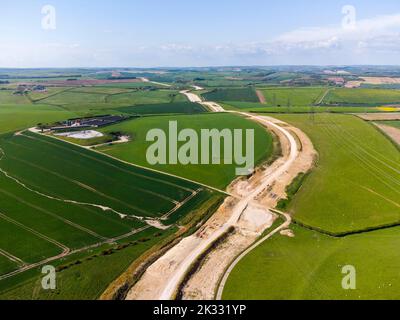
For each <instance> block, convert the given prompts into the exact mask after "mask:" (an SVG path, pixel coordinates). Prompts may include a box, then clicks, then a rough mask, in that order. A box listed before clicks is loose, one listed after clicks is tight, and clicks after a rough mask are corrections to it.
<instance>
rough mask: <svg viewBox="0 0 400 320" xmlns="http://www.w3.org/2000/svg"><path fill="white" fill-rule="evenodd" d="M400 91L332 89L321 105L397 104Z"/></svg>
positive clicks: (399, 100) (399, 101)
mask: <svg viewBox="0 0 400 320" xmlns="http://www.w3.org/2000/svg"><path fill="white" fill-rule="evenodd" d="M399 103H400V91H399V90H389V89H364V88H360V89H334V90H331V91H330V92H329V94H328V95H327V96H326V97H325V99H324V101H323V104H339V105H340V104H349V105H372V106H379V105H384V104H399Z"/></svg>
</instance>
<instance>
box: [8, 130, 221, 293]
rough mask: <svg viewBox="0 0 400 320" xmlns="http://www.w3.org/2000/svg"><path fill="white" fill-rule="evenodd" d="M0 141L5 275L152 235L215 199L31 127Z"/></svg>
mask: <svg viewBox="0 0 400 320" xmlns="http://www.w3.org/2000/svg"><path fill="white" fill-rule="evenodd" d="M0 148H1V149H0V154H1V156H0V157H1V160H0V203H1V210H0V211H1V212H0V229H1V231H2V232H1V241H0V243H1V247H0V256H1V260H0V262H1V264H0V268H1V269H0V279H2V280H7V279H8V278H12V277H13V276H15V275H17V276H18V275H19V274H21V273H23V272H26V271H29V270H30V269H35V268H36V267H37V266H40V265H42V264H43V263H46V262H50V261H55V262H57V261H59V260H62V259H66V258H67V257H68V256H70V255H73V254H75V255H76V254H78V253H85V252H87V251H89V250H93V249H95V248H98V247H101V246H103V250H104V245H112V244H113V243H117V242H120V241H123V240H124V239H125V240H128V241H131V239H134V238H135V237H136V238H138V237H137V236H139V237H140V235H142V236H143V235H145V234H149V231H150V232H152V233H151V234H154V233H156V230H157V228H162V229H164V227H163V226H171V224H174V223H175V222H177V221H178V220H180V219H181V218H183V217H184V216H185V215H186V214H187V213H188V212H190V211H192V210H193V209H194V208H196V207H199V206H201V205H202V204H204V203H207V201H209V200H210V198H213V197H214V200H215V195H214V193H215V192H213V191H210V190H207V189H206V188H204V187H200V186H198V185H196V184H194V183H191V182H188V181H185V180H181V179H179V178H174V177H172V176H166V175H162V174H159V173H157V172H151V171H148V170H145V169H141V168H138V167H133V166H132V165H129V164H124V163H122V162H120V161H117V160H114V159H111V158H109V157H106V156H103V155H100V154H98V153H95V152H93V151H88V150H85V149H83V148H80V147H77V146H73V145H71V144H68V143H64V142H61V141H58V140H55V139H53V138H50V137H45V136H42V135H39V134H36V133H32V132H29V131H24V132H20V133H18V134H5V135H2V136H1V139H0ZM159 232H162V233H164V231H163V230H160V231H159ZM35 270H36V269H35ZM5 283H6V282H3V283H2V284H5ZM1 287H2V286H1V285H0V290H1Z"/></svg>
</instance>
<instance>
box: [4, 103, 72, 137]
mask: <svg viewBox="0 0 400 320" xmlns="http://www.w3.org/2000/svg"><path fill="white" fill-rule="evenodd" d="M76 116H77V115H76V113H73V112H70V111H67V110H64V109H61V108H57V107H54V106H46V105H39V104H35V105H17V104H14V105H0V134H3V133H7V132H11V131H17V130H22V129H26V128H30V127H33V126H36V125H37V124H38V123H53V122H55V121H61V120H65V119H69V118H74V117H76Z"/></svg>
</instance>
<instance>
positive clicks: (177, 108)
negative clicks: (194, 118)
mask: <svg viewBox="0 0 400 320" xmlns="http://www.w3.org/2000/svg"><path fill="white" fill-rule="evenodd" d="M116 110H118V111H121V112H123V113H127V114H132V115H136V114H140V115H157V114H166V113H176V114H182V113H183V114H194V113H203V112H206V110H205V108H204V107H203V106H202V105H201V104H198V103H191V102H178V103H162V104H148V105H141V106H140V105H139V106H133V107H122V108H118V109H116Z"/></svg>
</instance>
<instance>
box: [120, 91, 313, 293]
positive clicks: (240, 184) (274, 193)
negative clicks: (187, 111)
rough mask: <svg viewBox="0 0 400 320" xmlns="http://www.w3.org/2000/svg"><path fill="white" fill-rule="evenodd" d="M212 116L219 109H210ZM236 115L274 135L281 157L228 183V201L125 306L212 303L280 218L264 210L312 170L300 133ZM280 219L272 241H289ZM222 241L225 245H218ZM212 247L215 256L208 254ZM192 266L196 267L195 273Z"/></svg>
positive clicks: (149, 273)
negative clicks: (281, 237) (178, 300)
mask: <svg viewBox="0 0 400 320" xmlns="http://www.w3.org/2000/svg"><path fill="white" fill-rule="evenodd" d="M191 95H193V97H191V98H193V99H196V98H195V97H194V94H191ZM213 110H215V111H216V112H217V111H220V112H222V110H223V109H222V107H221V106H219V105H216V104H215V103H213ZM237 113H238V114H239V115H241V116H243V117H247V118H249V119H251V120H253V121H256V122H259V123H260V124H262V125H263V126H265V127H266V128H268V129H269V130H271V131H272V132H274V134H275V135H276V136H277V137H278V138H279V141H280V144H281V148H282V156H281V157H280V158H278V159H277V160H276V161H275V162H274V163H273V164H272V165H270V166H264V167H261V168H258V170H257V171H256V173H255V174H254V175H253V176H252V177H251V178H250V179H247V180H246V179H238V180H237V181H235V182H234V183H232V185H231V186H230V188H229V193H230V194H232V196H230V197H228V198H227V199H226V200H225V202H224V204H223V205H222V206H221V207H220V208H219V209H218V210H217V212H216V213H215V214H214V215H213V216H212V217H211V219H210V220H209V221H208V222H207V223H206V224H205V225H204V226H203V227H202V228H201V229H200V230H199V231H198V232H197V233H195V234H194V235H192V236H189V237H187V238H185V239H183V240H182V241H181V242H179V243H178V244H177V245H176V246H174V247H173V248H171V249H170V250H169V251H168V252H166V253H165V254H164V255H163V256H162V257H161V258H159V259H158V260H157V261H155V262H154V263H153V264H152V265H151V266H150V267H148V268H147V270H146V272H145V273H144V275H143V276H142V278H141V279H140V280H139V281H138V283H136V285H135V286H134V287H133V288H132V289H131V290H130V292H129V293H128V296H127V299H128V300H170V299H174V298H175V297H176V295H177V293H178V289H180V290H179V295H180V296H181V297H182V298H183V299H196V300H201V299H214V298H215V295H216V292H217V288H218V286H219V283H220V280H221V279H222V277H223V276H224V274H225V270H226V269H227V268H228V267H229V266H230V265H231V263H232V262H233V261H234V260H235V258H236V257H237V256H238V255H239V254H241V253H242V252H243V251H245V250H246V249H247V248H249V247H250V246H251V245H252V244H253V243H254V242H255V241H256V240H257V239H259V237H260V236H261V234H262V233H263V232H264V231H265V230H267V229H269V228H270V227H271V226H272V224H273V223H274V221H275V220H276V218H277V217H278V215H279V213H278V214H277V213H273V212H271V211H270V210H269V209H268V208H273V207H275V206H276V204H277V202H278V201H279V199H280V198H284V197H285V196H286V194H285V188H286V186H287V185H289V184H290V183H291V181H292V180H293V179H294V178H295V177H296V176H297V175H298V174H299V173H301V172H306V171H308V170H309V169H310V168H311V167H312V165H313V163H314V159H315V156H316V153H315V150H314V148H313V146H312V143H311V141H310V140H309V139H308V138H307V136H306V135H305V134H304V133H302V132H301V131H300V130H298V129H296V128H293V127H291V126H289V125H288V124H286V123H283V122H281V121H279V120H276V119H273V118H269V117H264V116H256V115H251V114H247V113H241V112H237ZM282 217H283V218H284V220H285V222H284V223H283V224H282V225H281V226H280V227H279V228H278V229H275V230H274V231H271V235H272V234H273V233H277V232H278V231H283V232H282V234H285V235H291V232H290V230H288V227H289V225H290V216H289V215H285V214H282ZM222 237H223V238H224V241H218V240H220V239H221V238H222ZM211 247H212V249H213V250H208V249H210V248H211ZM204 253H207V254H206V256H205V257H204ZM200 258H201V259H202V260H201V261H199V259H200ZM196 262H197V263H196ZM194 265H197V266H198V267H197V268H195V269H193V266H194ZM188 275H190V276H188ZM184 280H185V281H184ZM183 281H184V283H183Z"/></svg>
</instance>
